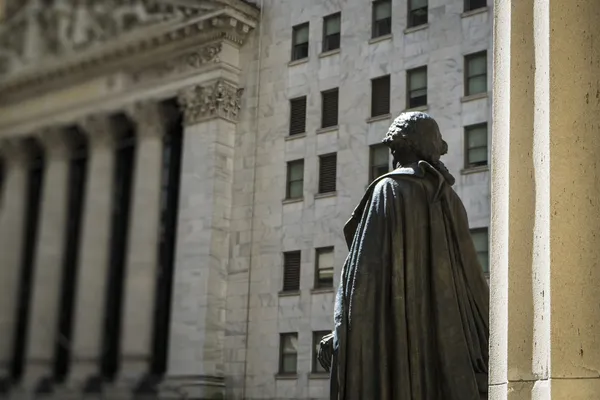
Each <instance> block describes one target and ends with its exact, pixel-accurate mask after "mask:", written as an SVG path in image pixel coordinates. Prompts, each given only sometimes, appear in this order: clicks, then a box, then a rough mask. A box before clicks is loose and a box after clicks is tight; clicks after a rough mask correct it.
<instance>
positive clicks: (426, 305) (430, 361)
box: [331, 161, 489, 400]
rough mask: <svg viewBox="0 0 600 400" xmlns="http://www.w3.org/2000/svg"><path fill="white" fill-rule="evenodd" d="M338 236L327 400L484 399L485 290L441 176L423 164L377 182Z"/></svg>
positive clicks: (456, 202) (463, 218)
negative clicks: (341, 249)
mask: <svg viewBox="0 0 600 400" xmlns="http://www.w3.org/2000/svg"><path fill="white" fill-rule="evenodd" d="M344 236H345V238H346V241H347V244H348V247H349V250H350V252H349V255H348V257H347V259H346V261H345V263H344V267H343V270H342V277H341V281H340V285H339V288H338V293H337V296H336V304H335V315H334V321H335V329H334V339H333V347H334V353H333V354H334V355H333V362H332V368H331V399H332V400H334V399H335V400H479V399H480V398H487V384H488V340H489V321H488V311H489V288H488V284H487V282H486V280H485V276H484V275H483V271H482V269H481V266H480V263H479V261H478V259H477V253H476V250H475V248H474V245H473V241H472V239H471V235H470V232H469V225H468V220H467V214H466V211H465V208H464V206H463V204H462V202H461V200H460V198H459V197H458V195H457V194H456V193H455V192H454V190H453V189H452V187H451V185H450V184H449V183H448V182H447V181H446V179H445V178H444V176H443V175H442V174H440V173H439V172H438V171H437V170H436V169H435V168H434V167H433V166H431V165H430V164H429V163H427V162H425V161H420V162H419V163H417V164H414V165H413V166H412V167H405V168H399V169H396V170H394V171H392V172H390V173H388V174H386V175H383V176H381V177H380V178H378V179H377V180H375V181H374V182H373V183H372V184H371V185H370V186H369V188H368V189H367V192H366V194H365V195H364V197H363V199H362V201H361V202H360V204H359V205H358V207H357V208H356V209H355V210H354V212H353V214H352V217H351V218H350V220H349V221H348V222H347V223H346V225H345V227H344ZM480 396H481V397H480Z"/></svg>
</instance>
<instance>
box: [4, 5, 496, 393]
mask: <svg viewBox="0 0 600 400" xmlns="http://www.w3.org/2000/svg"><path fill="white" fill-rule="evenodd" d="M491 44H492V10H491V5H488V4H487V3H486V0H429V1H427V0H377V1H373V2H371V1H364V0H344V1H317V0H302V1H298V0H286V1H282V0H258V1H253V2H250V1H242V0H104V1H101V0H97V1H77V0H28V1H25V0H3V1H0V152H1V158H0V159H1V170H0V171H1V173H0V193H1V196H0V282H2V290H0V397H2V396H4V397H6V398H13V399H21V398H27V397H25V396H30V395H35V396H40V397H41V396H46V397H45V398H53V399H67V398H70V397H75V398H81V393H84V394H85V395H86V396H87V397H89V398H97V396H98V394H99V393H103V394H104V396H105V397H104V398H108V399H121V398H123V399H129V398H164V399H184V398H187V399H198V398H215V399H216V398H226V399H242V398H244V399H285V398H290V399H325V398H328V376H327V375H326V374H324V373H323V371H322V370H321V369H320V366H319V365H318V363H317V362H316V360H315V344H316V343H317V342H318V340H319V339H320V337H321V336H322V335H323V334H324V333H327V332H328V331H330V330H331V328H332V315H333V301H334V295H335V294H334V287H336V285H337V283H338V279H339V273H340V270H341V266H342V264H343V262H344V258H345V256H346V254H347V249H346V245H345V243H344V240H343V236H342V226H343V224H344V222H345V221H346V220H347V219H348V217H349V216H350V213H351V212H352V210H353V208H354V207H355V205H356V204H357V203H358V201H359V200H360V198H361V197H362V195H363V193H364V190H365V189H366V187H367V185H368V184H369V182H370V181H371V180H372V179H374V178H375V177H377V176H378V175H380V174H382V173H385V172H387V171H388V170H389V169H390V168H391V160H390V157H389V154H388V151H387V149H386V148H384V147H382V146H381V145H380V144H379V142H380V140H381V138H382V137H383V135H384V134H385V132H386V131H387V128H388V126H389V124H390V123H391V121H392V119H393V118H394V117H395V116H396V115H397V114H399V113H400V112H401V111H403V110H407V109H411V110H424V111H426V112H428V113H430V114H431V115H432V116H433V117H434V118H436V120H437V121H438V123H439V125H440V128H441V130H442V133H443V135H444V138H445V140H446V141H447V142H448V144H449V148H450V150H449V153H448V155H447V156H445V158H444V161H445V162H446V164H447V166H448V168H449V169H450V171H451V172H452V173H453V174H454V175H455V176H456V178H457V183H456V185H455V189H456V191H457V192H458V193H459V195H460V196H461V198H462V199H463V201H464V203H465V206H466V208H467V211H468V213H469V217H470V224H471V227H472V233H473V239H474V241H475V244H476V247H477V250H478V252H479V254H480V259H481V263H482V266H483V267H484V269H485V271H486V272H487V266H488V224H489V214H490V206H489V203H490V194H489V193H490V183H489V181H490V177H489V172H488V159H489V153H490V152H489V149H488V143H489V142H490V140H491V133H492V125H491V94H490V88H491V74H490V71H491V61H492V60H491V59H492V57H491ZM48 396H50V397H48ZM87 397H85V398H87Z"/></svg>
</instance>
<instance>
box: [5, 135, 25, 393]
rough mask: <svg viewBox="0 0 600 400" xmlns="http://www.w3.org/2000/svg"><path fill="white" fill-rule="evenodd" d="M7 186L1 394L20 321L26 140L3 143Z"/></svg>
mask: <svg viewBox="0 0 600 400" xmlns="http://www.w3.org/2000/svg"><path fill="white" fill-rule="evenodd" d="M0 152H1V153H2V159H3V160H4V189H3V191H2V193H1V195H2V197H1V202H2V203H1V205H0V207H1V212H0V265H1V267H0V282H2V290H0V394H1V393H2V392H4V391H6V390H8V384H9V380H10V366H11V362H12V356H13V346H14V341H15V336H14V335H15V330H16V325H17V298H18V292H19V277H20V272H21V253H22V251H23V235H24V231H25V226H24V224H25V207H26V205H27V199H26V196H27V176H28V161H29V157H28V152H27V147H26V145H25V142H24V141H22V140H19V139H6V140H3V141H2V142H1V143H0Z"/></svg>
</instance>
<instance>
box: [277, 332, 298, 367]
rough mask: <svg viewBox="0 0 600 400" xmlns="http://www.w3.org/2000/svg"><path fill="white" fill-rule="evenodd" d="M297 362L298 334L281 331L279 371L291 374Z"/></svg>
mask: <svg viewBox="0 0 600 400" xmlns="http://www.w3.org/2000/svg"><path fill="white" fill-rule="evenodd" d="M297 364H298V334H297V333H282V334H280V339H279V373H280V374H281V375H293V374H295V373H296V371H297V368H298V367H297Z"/></svg>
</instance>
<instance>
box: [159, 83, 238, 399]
mask: <svg viewBox="0 0 600 400" xmlns="http://www.w3.org/2000/svg"><path fill="white" fill-rule="evenodd" d="M241 94H242V91H241V90H239V89H237V87H236V86H235V85H233V84H231V83H229V82H227V81H224V80H218V81H216V82H211V83H208V84H206V85H202V86H194V87H191V88H189V89H187V90H186V91H184V92H183V93H182V94H181V97H180V100H181V103H182V105H183V108H184V112H185V115H184V117H185V118H184V119H185V131H184V147H183V159H182V165H181V183H180V198H179V204H180V206H179V220H178V229H177V248H176V258H175V263H176V264H175V276H174V282H173V298H172V309H171V330H170V342H169V361H168V373H167V374H168V377H167V381H166V383H165V385H164V386H163V389H164V397H165V398H172V397H174V396H175V395H176V394H177V393H181V392H185V393H186V394H187V395H188V396H189V397H190V398H194V399H195V398H213V397H212V396H224V348H223V345H224V337H225V306H226V290H227V286H226V285H227V268H228V262H229V232H230V229H229V225H230V219H231V199H232V183H233V155H234V154H233V151H234V139H235V127H236V126H235V121H236V119H237V113H238V111H239V102H240V97H241ZM169 396H170V397H169ZM214 398H224V397H214Z"/></svg>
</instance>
